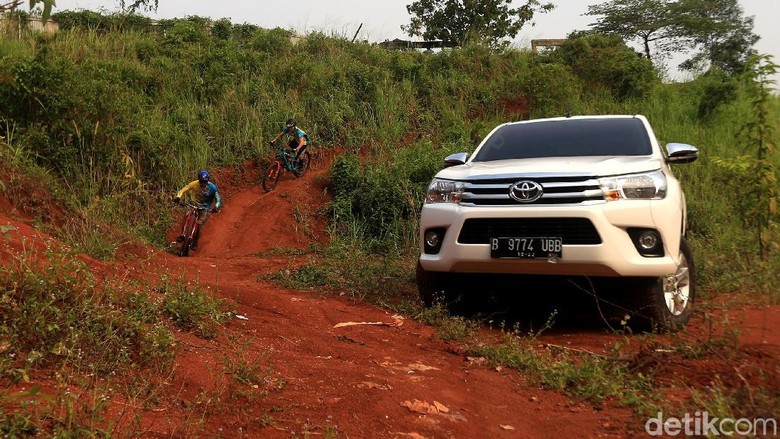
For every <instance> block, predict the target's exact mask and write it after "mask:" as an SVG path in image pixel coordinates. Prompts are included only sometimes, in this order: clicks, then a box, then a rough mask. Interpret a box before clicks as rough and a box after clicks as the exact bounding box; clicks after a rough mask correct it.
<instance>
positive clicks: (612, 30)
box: [585, 0, 676, 59]
mask: <svg viewBox="0 0 780 439" xmlns="http://www.w3.org/2000/svg"><path fill="white" fill-rule="evenodd" d="M670 12H671V10H670V8H669V1H668V0H611V1H608V2H605V3H602V4H597V5H590V6H588V12H586V13H585V15H602V16H603V17H602V18H600V19H598V21H596V22H595V23H591V26H593V29H595V30H597V31H599V32H602V33H606V34H617V35H620V36H621V37H623V38H625V39H626V40H628V41H639V42H640V43H641V44H642V46H643V47H644V54H645V57H646V58H647V59H651V57H650V44H651V43H654V42H655V43H656V44H657V45H660V47H661V48H662V49H663V50H669V49H670V48H671V45H672V44H674V42H673V41H674V40H675V39H676V35H675V33H674V31H675V29H674V28H673V27H672V24H673V17H672V16H671V15H670Z"/></svg>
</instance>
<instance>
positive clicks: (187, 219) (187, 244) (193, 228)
mask: <svg viewBox="0 0 780 439" xmlns="http://www.w3.org/2000/svg"><path fill="white" fill-rule="evenodd" d="M179 204H180V205H182V206H186V207H187V213H186V214H185V215H184V221H183V224H182V228H181V234H180V236H183V237H184V239H183V240H182V241H181V242H180V245H181V247H180V248H179V255H180V256H188V255H189V254H190V248H191V247H192V242H193V240H194V239H195V236H196V235H197V233H198V228H199V227H200V224H198V216H199V213H200V211H201V210H206V208H205V207H201V206H197V205H195V204H190V203H179ZM177 242H178V240H177Z"/></svg>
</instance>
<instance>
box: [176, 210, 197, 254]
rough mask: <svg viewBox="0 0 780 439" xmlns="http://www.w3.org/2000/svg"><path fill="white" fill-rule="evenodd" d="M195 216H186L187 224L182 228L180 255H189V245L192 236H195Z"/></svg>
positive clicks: (190, 244)
mask: <svg viewBox="0 0 780 439" xmlns="http://www.w3.org/2000/svg"><path fill="white" fill-rule="evenodd" d="M195 221H196V220H195V218H191V217H187V225H186V227H185V228H184V241H183V242H182V243H181V250H180V251H179V254H180V255H181V256H184V257H186V256H189V254H190V247H191V246H192V238H193V236H195V230H194V228H195V227H196V225H195Z"/></svg>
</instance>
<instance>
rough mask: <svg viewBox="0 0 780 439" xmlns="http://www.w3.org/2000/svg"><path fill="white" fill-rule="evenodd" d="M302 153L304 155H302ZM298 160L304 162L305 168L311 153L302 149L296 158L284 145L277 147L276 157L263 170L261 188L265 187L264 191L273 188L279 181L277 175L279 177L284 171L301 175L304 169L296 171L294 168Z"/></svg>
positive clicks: (297, 175)
mask: <svg viewBox="0 0 780 439" xmlns="http://www.w3.org/2000/svg"><path fill="white" fill-rule="evenodd" d="M304 155H305V156H306V157H304ZM299 160H304V161H305V164H306V166H305V168H308V166H309V163H310V161H311V155H310V154H309V152H308V151H305V150H304V151H303V152H301V154H300V157H299V159H298V160H296V159H295V156H294V155H293V154H292V153H290V152H288V151H287V149H286V148H285V147H282V148H279V149H277V150H276V159H275V160H274V162H273V163H271V166H269V167H268V169H267V170H266V172H265V176H264V177H263V189H265V191H266V192H270V191H272V190H274V188H275V187H276V183H277V182H278V181H279V177H281V174H282V173H283V172H284V171H289V172H292V173H293V174H295V176H296V177H300V176H302V175H303V173H304V172H305V170H304V171H301V172H296V171H298V170H297V169H296V168H297V166H298V163H299Z"/></svg>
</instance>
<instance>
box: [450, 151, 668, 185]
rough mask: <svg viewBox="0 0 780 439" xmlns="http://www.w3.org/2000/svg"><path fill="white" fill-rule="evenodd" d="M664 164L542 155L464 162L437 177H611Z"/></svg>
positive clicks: (644, 159) (639, 158)
mask: <svg viewBox="0 0 780 439" xmlns="http://www.w3.org/2000/svg"><path fill="white" fill-rule="evenodd" d="M662 166H663V160H662V159H661V158H656V157H648V156H619V157H615V156H610V157H603V156H601V157H540V158H532V159H522V160H496V161H491V162H468V163H466V164H463V165H459V166H453V167H451V168H446V169H443V170H441V171H439V173H438V174H437V175H436V177H438V178H446V179H451V180H468V179H474V178H477V179H478V178H497V177H502V176H506V177H509V176H526V177H531V176H534V177H540V176H552V175H557V176H560V175H588V176H597V177H608V176H612V175H621V174H632V173H638V172H647V171H654V170H657V169H660V168H661V167H662Z"/></svg>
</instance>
